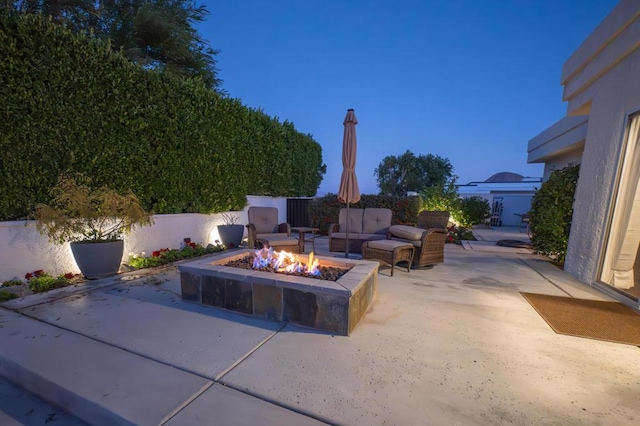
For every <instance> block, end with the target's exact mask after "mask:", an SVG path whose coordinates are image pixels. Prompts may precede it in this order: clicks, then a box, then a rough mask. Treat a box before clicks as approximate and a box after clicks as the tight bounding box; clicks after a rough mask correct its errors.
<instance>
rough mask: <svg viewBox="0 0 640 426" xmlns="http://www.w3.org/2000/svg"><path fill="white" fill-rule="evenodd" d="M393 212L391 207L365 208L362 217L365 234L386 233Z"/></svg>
mask: <svg viewBox="0 0 640 426" xmlns="http://www.w3.org/2000/svg"><path fill="white" fill-rule="evenodd" d="M392 216H393V214H392V213H391V210H390V209H373V208H369V209H365V210H364V215H363V218H362V233H363V234H386V233H387V229H388V228H389V227H390V226H391V217H392Z"/></svg>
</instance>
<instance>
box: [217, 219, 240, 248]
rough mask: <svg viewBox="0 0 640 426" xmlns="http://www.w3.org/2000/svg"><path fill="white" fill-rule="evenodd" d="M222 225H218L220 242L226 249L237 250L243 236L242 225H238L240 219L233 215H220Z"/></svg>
mask: <svg viewBox="0 0 640 426" xmlns="http://www.w3.org/2000/svg"><path fill="white" fill-rule="evenodd" d="M222 221H223V224H222V225H218V234H220V241H222V244H223V245H224V246H225V247H226V248H227V249H231V248H237V247H239V246H240V243H241V242H242V237H243V236H244V225H242V224H241V223H240V218H239V217H238V216H237V215H235V214H233V213H223V214H222Z"/></svg>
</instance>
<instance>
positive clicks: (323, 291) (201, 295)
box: [178, 250, 378, 336]
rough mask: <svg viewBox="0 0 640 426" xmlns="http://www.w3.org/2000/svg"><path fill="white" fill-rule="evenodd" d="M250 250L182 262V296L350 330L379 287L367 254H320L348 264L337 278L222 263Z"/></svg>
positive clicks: (331, 262)
mask: <svg viewBox="0 0 640 426" xmlns="http://www.w3.org/2000/svg"><path fill="white" fill-rule="evenodd" d="M252 253H253V250H236V251H233V252H227V253H222V254H219V255H216V256H215V257H209V258H206V259H200V260H197V261H194V262H189V263H185V264H182V265H179V266H178V269H179V270H180V282H181V287H182V299H183V300H185V301H188V302H195V303H200V304H202V305H208V306H213V307H216V308H223V309H228V310H230V311H235V312H241V313H244V314H250V315H253V316H257V317H260V318H266V319H272V320H277V321H287V322H290V323H292V324H297V325H302V326H305V327H312V328H316V329H320V330H325V331H330V332H333V333H336V334H340V335H345V336H348V335H349V334H350V333H351V332H352V331H353V330H354V329H355V327H356V325H357V324H358V322H359V321H360V319H361V318H362V316H363V315H364V314H365V312H366V311H367V309H368V308H369V305H370V304H371V302H373V300H374V298H375V296H376V293H377V290H378V262H371V261H366V260H354V259H343V260H341V259H339V258H333V257H318V259H319V260H320V264H321V265H323V266H334V267H337V268H342V269H349V271H348V272H347V273H346V274H345V275H343V276H342V277H341V278H340V279H339V280H338V281H326V280H319V279H316V278H307V277H298V276H292V275H285V274H276V273H271V272H261V271H254V270H250V269H241V268H232V267H228V266H224V264H225V263H227V262H229V261H231V260H235V259H240V258H242V257H245V256H246V255H247V254H252Z"/></svg>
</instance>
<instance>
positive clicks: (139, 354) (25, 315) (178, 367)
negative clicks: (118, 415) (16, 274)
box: [0, 307, 253, 383]
mask: <svg viewBox="0 0 640 426" xmlns="http://www.w3.org/2000/svg"><path fill="white" fill-rule="evenodd" d="M0 309H2V307H0ZM15 313H17V314H19V315H22V316H24V317H26V318H29V319H32V320H35V321H38V322H41V323H43V324H47V325H50V326H52V327H55V328H57V329H58V330H62V331H66V332H67V333H72V334H75V335H78V336H82V337H86V338H87V339H91V340H93V341H94V342H98V343H102V344H103V345H107V346H111V347H112V348H116V349H120V350H121V351H124V352H127V353H130V354H132V355H136V356H139V357H140V358H144V359H147V360H149V361H153V362H157V363H158V364H162V365H165V366H167V367H171V368H175V369H176V370H180V371H184V372H185V373H189V374H193V375H194V376H197V377H200V378H201V379H205V380H209V381H211V382H212V383H213V382H216V380H215V379H212V378H211V377H207V376H203V375H202V374H201V373H198V372H197V371H191V370H188V369H186V368H184V367H180V366H178V365H173V364H169V363H167V362H165V361H162V360H159V359H155V358H151V357H150V356H148V355H145V354H143V353H139V352H135V351H132V350H130V349H127V348H124V347H122V346H119V345H115V344H113V343H110V342H105V341H104V340H100V339H97V338H95V337H93V336H89V335H87V334H84V333H79V332H77V331H73V330H69V329H67V328H63V327H61V326H59V325H57V324H53V323H50V322H47V321H45V320H42V319H40V318H37V317H34V316H31V315H29V314H27V313H24V312H15ZM252 352H253V351H252ZM243 359H244V358H243ZM0 377H1V376H0Z"/></svg>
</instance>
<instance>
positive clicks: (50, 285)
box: [27, 271, 71, 293]
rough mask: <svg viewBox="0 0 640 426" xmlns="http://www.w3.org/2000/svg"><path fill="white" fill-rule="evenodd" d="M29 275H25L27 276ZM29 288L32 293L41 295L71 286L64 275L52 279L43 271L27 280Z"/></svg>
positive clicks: (37, 272)
mask: <svg viewBox="0 0 640 426" xmlns="http://www.w3.org/2000/svg"><path fill="white" fill-rule="evenodd" d="M29 275H31V274H27V276H29ZM28 280H29V288H30V289H31V291H33V292H34V293H42V292H45V291H48V290H52V289H54V288H61V287H66V286H68V285H69V284H71V280H70V279H68V278H67V277H65V276H64V275H58V276H57V277H53V276H51V275H49V274H48V273H46V272H44V271H36V272H35V273H34V276H33V277H30V278H28Z"/></svg>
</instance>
